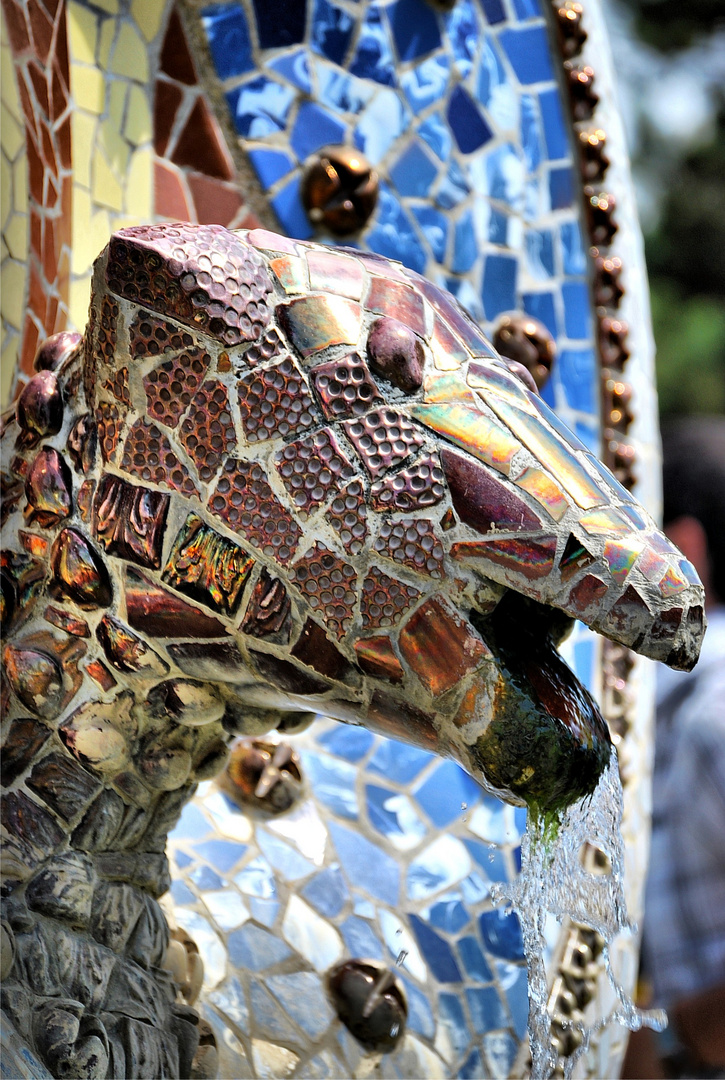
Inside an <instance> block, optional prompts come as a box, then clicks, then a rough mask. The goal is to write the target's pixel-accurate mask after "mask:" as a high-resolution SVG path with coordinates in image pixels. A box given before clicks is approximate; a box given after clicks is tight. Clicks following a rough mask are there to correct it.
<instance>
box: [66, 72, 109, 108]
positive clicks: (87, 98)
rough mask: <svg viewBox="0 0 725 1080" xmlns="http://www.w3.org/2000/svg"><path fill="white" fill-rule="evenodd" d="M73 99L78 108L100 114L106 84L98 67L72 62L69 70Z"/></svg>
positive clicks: (103, 106)
mask: <svg viewBox="0 0 725 1080" xmlns="http://www.w3.org/2000/svg"><path fill="white" fill-rule="evenodd" d="M71 86H72V87H73V101H74V104H75V106H76V108H78V109H85V110H86V112H90V113H94V114H95V115H96V116H100V115H101V113H102V112H103V110H104V108H105V103H106V84H105V82H104V79H103V72H101V71H99V70H98V68H93V67H86V66H85V65H83V64H73V67H72V70H71Z"/></svg>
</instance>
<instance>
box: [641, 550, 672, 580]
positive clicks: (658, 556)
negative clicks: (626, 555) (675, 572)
mask: <svg viewBox="0 0 725 1080" xmlns="http://www.w3.org/2000/svg"><path fill="white" fill-rule="evenodd" d="M668 565H669V564H668V561H667V557H666V556H665V555H663V554H662V553H661V552H657V551H653V550H652V548H651V547H649V545H647V546H646V547H645V549H644V551H643V552H642V554H641V555H640V557H639V562H638V563H637V569H638V570H639V572H640V573H641V574H644V576H645V577H646V578H647V579H648V581H651V582H652V584H655V583H657V582H658V581H659V580H660V579H661V577H662V575H663V574H664V572H665V570H666V569H667V567H668Z"/></svg>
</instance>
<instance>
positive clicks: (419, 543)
mask: <svg viewBox="0 0 725 1080" xmlns="http://www.w3.org/2000/svg"><path fill="white" fill-rule="evenodd" d="M375 550H376V551H378V552H380V553H381V554H382V555H386V556H387V557H388V558H389V559H392V560H393V561H394V562H397V563H401V564H402V565H403V566H409V567H410V568H411V570H417V571H419V573H422V574H426V575H430V577H432V578H441V577H442V576H443V548H442V546H441V542H440V538H439V536H438V533H437V531H436V528H435V526H434V524H433V522H432V521H426V520H424V519H421V518H403V519H402V520H401V521H384V522H383V524H382V525H381V526H380V532H379V535H378V538H377V540H376V541H375Z"/></svg>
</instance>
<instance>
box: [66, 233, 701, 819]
mask: <svg viewBox="0 0 725 1080" xmlns="http://www.w3.org/2000/svg"><path fill="white" fill-rule="evenodd" d="M83 402H85V404H83ZM74 409H75V411H76V413H77V417H76V419H75V421H74V424H73V427H72V429H71V430H70V433H69V437H68V447H69V451H70V452H71V454H72V455H73V459H74V462H75V464H76V467H77V468H78V469H79V470H80V471H82V472H85V474H86V477H87V479H86V481H85V483H84V485H83V487H84V488H85V503H86V520H87V521H88V523H89V529H90V530H91V534H92V542H90V541H89V543H91V546H92V545H93V544H95V545H97V547H98V549H100V552H101V556H100V557H101V558H102V559H103V560H104V564H105V565H106V566H107V568H108V579H109V586H108V591H107V595H104V604H107V606H108V609H109V610H108V613H107V615H106V617H105V618H104V623H103V626H104V629H103V630H102V632H101V631H100V630H99V640H100V641H101V644H102V645H103V648H104V649H105V650H106V652H107V655H109V656H112V657H115V660H116V661H118V658H119V655H120V656H121V657H123V655H125V653H124V650H126V652H127V653H128V652H129V650H130V652H133V650H134V649H136V650H137V653H138V648H139V647H141V648H147V647H148V646H149V645H150V643H152V642H156V643H161V644H162V646H163V649H164V650H165V654H166V657H167V659H169V660H170V662H171V663H173V664H174V665H175V666H176V668H177V672H176V675H175V676H174V677H173V678H167V679H159V674H158V672H157V673H154V671H149V670H148V669H144V671H143V672H142V674H143V676H144V677H145V678H149V679H151V682H150V683H149V684H148V685H149V689H148V701H149V702H150V703H151V707H152V710H153V707H154V702H156V705H157V706H158V708H159V709H162V710H166V711H167V712H168V711H169V710H171V712H172V714H173V709H174V708H176V707H177V706H178V702H179V701H182V702H186V703H187V704H188V701H189V700H191V699H192V698H193V696H194V693H195V692H196V688H198V687H199V686H200V684H213V686H214V688H215V693H218V694H219V695H220V696H221V698H222V699H223V701H224V703H225V704H224V708H225V710H226V713H225V723H226V724H227V726H228V727H230V728H231V727H234V726H236V728H237V729H238V730H242V731H244V730H250V727H251V726H253V724H254V723H257V721H259V722H260V723H263V722H264V719H263V718H264V717H265V716H267V715H272V713H273V712H274V710H279V709H282V710H291V711H297V712H299V711H303V712H321V713H325V714H327V715H330V716H332V717H336V718H338V719H340V720H343V721H347V722H350V723H355V724H364V725H366V726H368V727H370V728H372V729H374V730H377V731H380V732H383V733H385V734H387V735H391V736H395V737H397V738H402V739H404V740H408V741H411V742H413V743H416V744H418V745H422V746H424V747H426V748H428V749H431V750H435V751H436V752H438V753H443V754H448V755H452V756H454V757H456V758H457V759H458V760H459V761H461V762H462V764H463V765H464V766H465V767H466V768H467V769H468V770H469V771H470V772H471V773H472V774H473V775H474V776H475V777H476V778H477V779H478V780H479V781H480V782H481V783H483V784H484V785H485V786H486V787H487V788H489V789H492V790H494V791H495V792H496V793H497V794H499V795H502V796H503V797H504V798H507V799H509V800H512V801H515V802H526V803H528V804H529V805H531V806H539V807H542V808H545V809H554V808H557V807H559V806H561V805H564V804H565V803H567V802H569V801H572V800H573V799H575V798H577V797H580V796H581V795H584V794H586V793H588V792H590V791H591V790H593V788H594V786H595V785H596V782H597V779H598V776H599V775H600V773H601V771H602V769H603V767H604V765H605V764H606V762H607V760H608V757H609V751H610V742H609V735H608V732H607V728H606V725H605V723H604V721H603V720H602V718H601V715H600V713H599V710H598V709H597V706H596V704H595V703H594V701H593V700H592V698H591V697H590V696H589V694H588V693H587V691H586V690H585V689H584V688H583V687H582V686H581V685H580V684H579V682H578V681H577V679H576V678H575V676H574V675H573V674H572V673H571V671H570V670H569V669H568V668H567V667H566V665H565V664H564V662H563V661H562V659H561V658H560V656H559V654H558V652H557V650H556V645H557V644H558V642H559V641H560V640H561V639H562V638H563V637H564V636H565V634H566V633H567V631H568V629H569V628H570V626H571V625H572V621H573V620H574V619H580V620H582V621H583V622H584V623H586V624H587V625H588V626H590V627H592V628H593V629H595V630H597V631H599V632H600V633H602V634H604V635H606V636H607V637H609V638H611V639H613V640H614V641H617V642H620V643H622V644H623V645H626V646H629V647H631V648H633V649H635V650H637V651H638V652H641V653H643V654H644V655H646V656H650V657H653V658H654V659H656V660H662V661H664V662H665V663H668V664H670V665H672V666H674V667H678V668H684V669H688V668H690V667H691V666H692V665H693V664H694V663H695V661H696V658H697V654H698V651H699V645H700V641H701V638H702V634H703V623H704V617H703V594H702V589H701V586H700V584H699V581H698V579H697V576H696V574H695V572H694V570H693V568H692V567H691V566H690V565H689V564H688V563H687V562H686V561H685V560H684V559H683V558H682V556H681V554H680V553H679V552H678V551H677V550H676V549H675V548H674V547H673V546H672V545H671V544H670V543H669V542H668V541H667V539H666V538H665V537H664V536H663V535H662V534H661V533H660V532H659V531H658V530H657V528H656V527H655V525H654V523H653V522H652V520H651V518H650V517H649V516H648V515H647V513H646V512H645V511H644V510H643V509H642V507H640V506H639V505H638V504H637V503H636V501H635V500H634V499H633V497H632V496H631V494H630V493H629V492H628V491H626V490H625V489H624V488H622V487H621V486H620V484H619V483H618V482H617V481H616V479H615V478H614V477H613V476H612V475H611V474H610V473H609V472H608V471H607V470H606V469H605V468H604V467H603V466H602V465H601V464H600V463H599V462H598V461H597V460H596V458H595V457H594V456H593V455H592V454H591V453H590V452H589V451H588V450H587V448H586V447H585V446H584V445H583V444H582V443H581V442H579V440H578V439H577V438H576V436H575V435H573V434H572V432H570V431H569V430H568V429H566V428H565V427H564V426H563V425H562V423H561V422H560V421H559V420H558V418H557V417H556V416H555V415H554V413H553V412H552V411H551V410H550V409H549V408H548V407H547V406H546V404H545V403H544V402H543V401H542V400H541V398H540V397H539V396H538V395H537V394H536V393H535V392H533V390H532V388H531V387H530V386H529V385H527V384H526V381H525V380H524V379H523V378H522V377H521V375H520V374H517V373H516V372H515V371H514V370H512V369H511V367H510V366H509V365H507V363H506V362H504V361H503V360H501V359H500V358H499V357H498V356H497V355H496V353H495V352H494V350H493V348H492V347H491V345H490V344H489V342H488V341H487V339H486V338H485V337H484V336H483V334H482V333H481V331H480V330H479V328H478V327H477V326H476V325H475V324H474V323H473V322H472V321H471V320H470V319H469V318H468V317H467V316H466V314H465V313H464V312H463V310H462V309H461V308H460V307H459V306H458V305H457V304H456V302H455V301H454V300H453V299H452V298H451V296H450V295H449V294H447V293H446V292H444V291H443V290H441V289H439V288H437V287H436V286H434V285H432V284H431V283H429V282H428V281H426V280H424V279H423V278H421V277H420V276H418V275H417V274H415V273H412V272H410V271H408V270H406V269H405V268H403V267H402V266H401V265H399V264H397V263H393V262H390V261H388V260H386V259H383V258H380V257H377V256H374V255H370V254H363V253H360V252H357V251H353V250H343V249H340V250H335V249H330V248H326V247H321V246H319V245H316V244H311V243H301V242H298V241H292V240H289V239H285V238H283V237H281V236H276V235H274V234H272V233H269V232H266V231H262V230H255V231H252V232H248V233H245V232H237V233H233V232H229V231H227V230H225V229H223V228H221V227H219V226H193V225H188V224H171V225H157V226H149V227H139V228H131V229H126V230H123V231H121V232H119V233H117V234H116V235H114V237H113V238H112V239H111V242H110V244H109V246H108V248H107V249H106V251H105V252H104V253H103V255H102V256H101V257H100V258H99V260H98V262H97V264H96V270H95V277H94V291H93V297H92V301H91V312H90V323H89V327H88V330H87V333H86V337H85V343H84V352H83V363H82V385H80V386H78V387H77V397H76V399H75V403H74ZM95 432H97V440H98V451H99V452H98V454H95V451H94V443H93V439H94V433H95ZM64 535H65V539H63V536H64ZM80 540H83V538H82V537H80ZM79 542H80V541H79V537H78V536H75V535H74V530H73V529H72V528H70V527H69V528H66V529H64V530H63V532H62V533H61V534H60V536H59V538H58V539H56V541H55V543H54V555H53V558H54V560H55V563H54V573H55V574H56V579H58V578H62V575H63V566H67V565H68V564H69V559H70V554H69V553H71V554H72V549H73V545H74V544H76V546H77V544H78V543H79ZM83 542H84V543H85V542H86V541H85V540H83ZM91 554H92V552H91ZM64 560H65V562H64ZM66 576H68V575H66ZM64 587H65V589H66V595H68V590H69V589H71V588H72V587H73V584H72V582H71V584H68V582H67V581H66V584H65V586H64ZM76 591H77V593H78V594H80V591H81V586H77V587H76ZM138 643H140V645H139V644H138ZM129 655H130V653H129ZM135 655H136V654H135ZM116 666H118V664H117V663H116ZM128 670H129V671H133V670H136V671H138V670H139V667H138V665H137V666H136V667H135V668H134V666H133V664H131V661H130V660H129V667H128ZM172 675H173V672H172ZM178 707H180V706H178ZM255 718H256V719H255ZM260 718H262V719H261V720H260ZM200 722H201V721H200Z"/></svg>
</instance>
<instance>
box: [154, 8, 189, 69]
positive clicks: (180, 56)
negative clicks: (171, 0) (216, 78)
mask: <svg viewBox="0 0 725 1080" xmlns="http://www.w3.org/2000/svg"><path fill="white" fill-rule="evenodd" d="M160 68H161V71H163V73H164V75H168V76H169V78H170V79H176V80H177V82H181V83H185V84H186V85H187V86H195V85H196V81H197V80H196V72H195V70H194V61H193V60H192V58H191V53H190V52H189V46H188V45H187V43H186V35H185V33H184V28H183V26H182V24H181V18H180V17H179V13H178V11H177V10H176V8H174V9H173V10H172V12H171V15H170V17H169V25H168V27H167V29H166V35H165V36H164V43H163V45H162V46H161V58H160Z"/></svg>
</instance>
